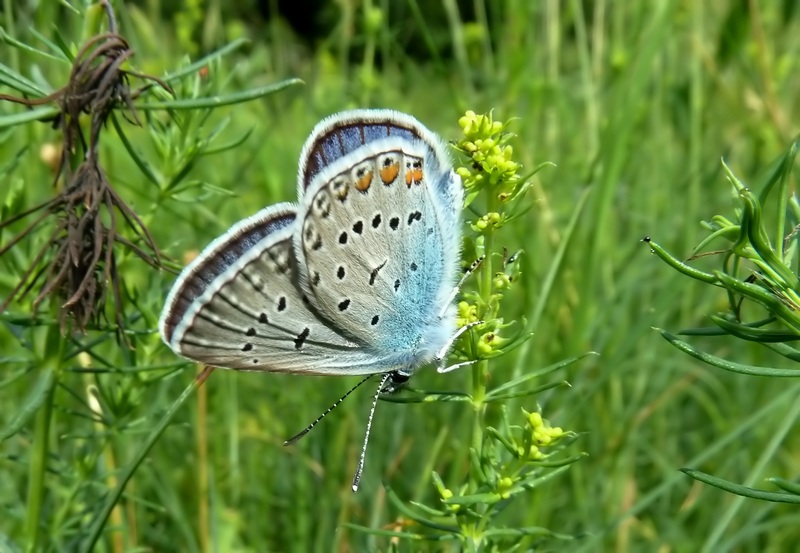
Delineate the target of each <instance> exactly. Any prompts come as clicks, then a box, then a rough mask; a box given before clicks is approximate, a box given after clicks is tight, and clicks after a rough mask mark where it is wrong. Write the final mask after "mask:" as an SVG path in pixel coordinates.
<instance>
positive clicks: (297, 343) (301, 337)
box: [294, 327, 311, 349]
mask: <svg viewBox="0 0 800 553" xmlns="http://www.w3.org/2000/svg"><path fill="white" fill-rule="evenodd" d="M310 333H311V330H310V329H309V328H308V327H305V328H304V329H303V332H301V333H300V334H298V335H297V338H295V339H294V349H300V348H302V347H303V344H304V343H305V342H306V338H308V335H309V334H310Z"/></svg>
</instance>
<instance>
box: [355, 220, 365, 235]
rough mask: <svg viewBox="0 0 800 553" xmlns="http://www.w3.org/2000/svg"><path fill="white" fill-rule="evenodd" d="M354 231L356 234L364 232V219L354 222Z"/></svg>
mask: <svg viewBox="0 0 800 553" xmlns="http://www.w3.org/2000/svg"><path fill="white" fill-rule="evenodd" d="M353 232H355V233H356V234H361V233H362V232H364V221H356V222H355V223H353Z"/></svg>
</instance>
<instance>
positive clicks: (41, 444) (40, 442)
mask: <svg viewBox="0 0 800 553" xmlns="http://www.w3.org/2000/svg"><path fill="white" fill-rule="evenodd" d="M47 370H55V369H47ZM54 392H55V385H51V387H50V389H49V390H48V391H47V398H46V399H45V400H44V403H43V404H42V407H41V409H39V412H38V413H36V428H35V431H34V439H33V445H34V449H33V456H32V457H31V464H30V472H29V478H28V516H27V520H26V522H25V535H26V536H27V538H28V539H27V542H28V551H38V550H39V529H40V527H41V526H40V522H41V519H42V503H43V501H44V474H45V471H46V465H47V451H48V446H49V442H50V417H51V416H52V414H53V395H54Z"/></svg>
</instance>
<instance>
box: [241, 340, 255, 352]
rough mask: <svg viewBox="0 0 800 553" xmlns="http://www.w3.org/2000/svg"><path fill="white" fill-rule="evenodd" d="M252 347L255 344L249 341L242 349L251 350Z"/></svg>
mask: <svg viewBox="0 0 800 553" xmlns="http://www.w3.org/2000/svg"><path fill="white" fill-rule="evenodd" d="M251 349H253V344H251V343H250V342H247V343H246V344H245V345H244V346H242V351H250V350H251Z"/></svg>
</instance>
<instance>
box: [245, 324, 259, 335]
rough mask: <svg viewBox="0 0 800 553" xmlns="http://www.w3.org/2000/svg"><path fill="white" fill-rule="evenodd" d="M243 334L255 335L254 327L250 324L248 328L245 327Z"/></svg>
mask: <svg viewBox="0 0 800 553" xmlns="http://www.w3.org/2000/svg"><path fill="white" fill-rule="evenodd" d="M245 334H246V335H247V336H255V335H256V329H255V328H253V327H252V326H251V327H250V328H248V329H247V332H245Z"/></svg>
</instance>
